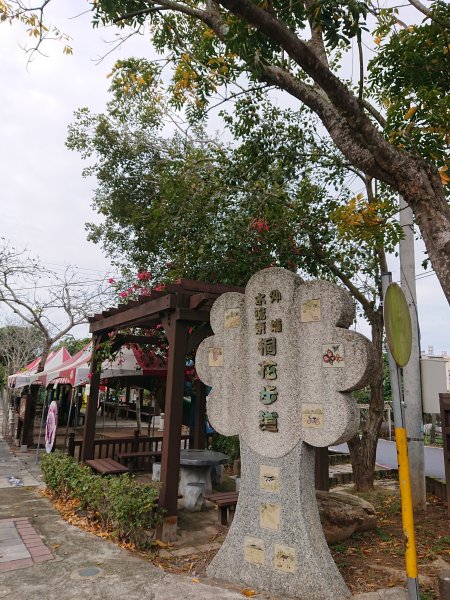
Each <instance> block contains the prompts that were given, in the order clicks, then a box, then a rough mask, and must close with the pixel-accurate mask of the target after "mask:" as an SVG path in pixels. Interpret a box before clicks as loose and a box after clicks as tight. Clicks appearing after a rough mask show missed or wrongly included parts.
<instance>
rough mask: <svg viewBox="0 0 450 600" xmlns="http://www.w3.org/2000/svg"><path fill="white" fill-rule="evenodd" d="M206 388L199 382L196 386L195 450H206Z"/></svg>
mask: <svg viewBox="0 0 450 600" xmlns="http://www.w3.org/2000/svg"><path fill="white" fill-rule="evenodd" d="M205 429H206V386H205V384H204V383H203V382H201V381H200V380H198V381H197V382H196V384H195V416H194V442H193V445H194V448H196V449H197V450H204V449H205V445H206V432H205Z"/></svg>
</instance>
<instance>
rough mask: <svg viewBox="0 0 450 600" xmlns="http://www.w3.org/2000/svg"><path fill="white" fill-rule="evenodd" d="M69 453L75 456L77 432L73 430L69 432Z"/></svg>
mask: <svg viewBox="0 0 450 600" xmlns="http://www.w3.org/2000/svg"><path fill="white" fill-rule="evenodd" d="M67 454H68V455H69V456H71V457H72V458H74V457H75V434H74V432H73V431H71V432H70V433H69V444H68V446H67Z"/></svg>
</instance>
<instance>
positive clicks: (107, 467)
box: [86, 458, 130, 475]
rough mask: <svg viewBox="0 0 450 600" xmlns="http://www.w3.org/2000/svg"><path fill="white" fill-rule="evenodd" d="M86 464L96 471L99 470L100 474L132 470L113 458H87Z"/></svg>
mask: <svg viewBox="0 0 450 600" xmlns="http://www.w3.org/2000/svg"><path fill="white" fill-rule="evenodd" d="M86 464H87V465H89V466H90V467H91V469H93V470H94V471H97V473H100V475H121V474H122V473H129V472H130V469H129V468H128V467H126V466H125V465H122V464H121V463H119V462H117V461H116V460H113V459H112V458H94V459H92V460H87V461H86Z"/></svg>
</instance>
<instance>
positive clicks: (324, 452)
mask: <svg viewBox="0 0 450 600" xmlns="http://www.w3.org/2000/svg"><path fill="white" fill-rule="evenodd" d="M329 489H330V475H329V462H328V448H327V447H325V448H316V490H324V491H325V492H328V490H329Z"/></svg>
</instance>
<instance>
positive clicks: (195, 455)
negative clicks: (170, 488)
mask: <svg viewBox="0 0 450 600" xmlns="http://www.w3.org/2000/svg"><path fill="white" fill-rule="evenodd" d="M229 459H230V457H229V456H227V455H226V454H222V452H214V451H213V450H182V451H181V454H180V474H181V476H180V486H179V492H180V494H183V496H185V495H186V494H185V487H186V485H187V484H188V483H192V482H194V483H204V484H205V493H206V494H210V493H211V492H212V486H211V467H216V466H217V465H224V464H225V463H227V462H228V461H229Z"/></svg>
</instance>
